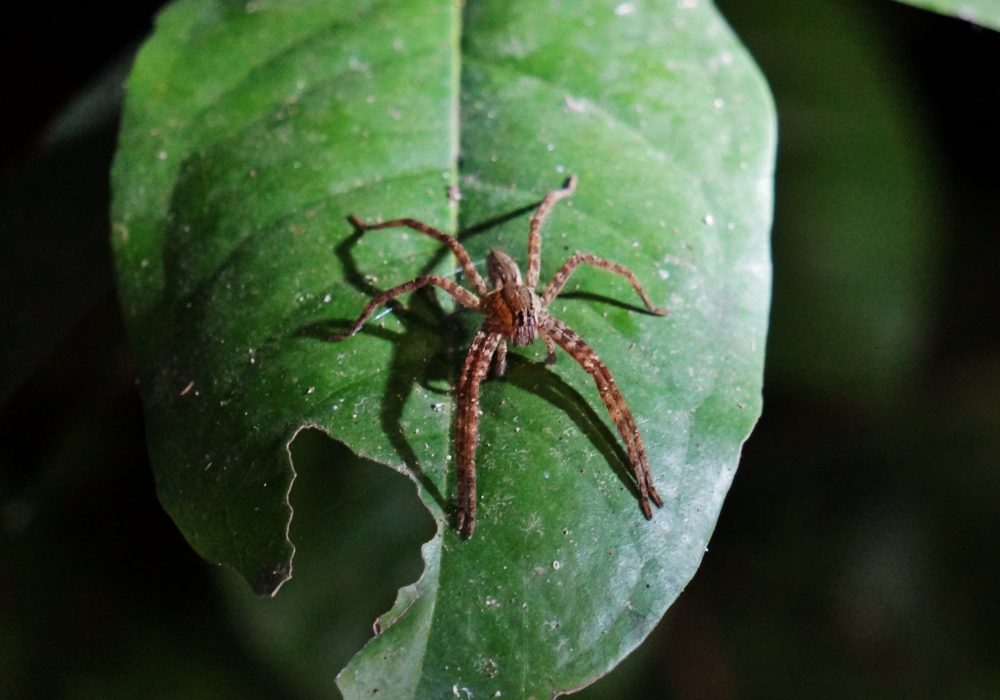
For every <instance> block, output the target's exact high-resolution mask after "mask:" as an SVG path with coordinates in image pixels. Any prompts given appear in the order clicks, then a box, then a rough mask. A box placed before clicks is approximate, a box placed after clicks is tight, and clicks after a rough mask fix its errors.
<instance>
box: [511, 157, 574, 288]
mask: <svg viewBox="0 0 1000 700" xmlns="http://www.w3.org/2000/svg"><path fill="white" fill-rule="evenodd" d="M574 191H576V175H572V176H570V177H569V178H568V179H567V180H566V183H565V184H564V185H563V186H562V188H560V189H558V190H552V191H551V192H549V193H548V194H547V195H545V199H543V200H542V203H541V204H539V205H538V209H536V210H535V213H534V215H533V216H532V217H531V224H530V225H529V228H528V275H527V277H526V278H525V281H524V284H525V286H526V287H527V288H528V289H532V290H533V289H535V287H537V286H538V272H539V270H540V269H541V267H542V224H543V223H544V222H545V219H546V218H547V217H548V215H549V212H550V211H552V207H553V206H554V205H555V203H556V202H558V201H560V200H563V199H566V198H567V197H569V196H571V195H572V194H573V192H574Z"/></svg>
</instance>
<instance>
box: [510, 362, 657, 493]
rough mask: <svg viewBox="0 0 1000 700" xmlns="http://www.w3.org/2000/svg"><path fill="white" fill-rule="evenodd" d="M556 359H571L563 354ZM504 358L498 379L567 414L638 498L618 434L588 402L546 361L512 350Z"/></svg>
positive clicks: (620, 479)
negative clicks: (502, 374) (505, 366)
mask: <svg viewBox="0 0 1000 700" xmlns="http://www.w3.org/2000/svg"><path fill="white" fill-rule="evenodd" d="M559 359H560V360H563V361H566V360H572V358H569V357H567V356H565V355H563V356H561V357H560V358H559ZM507 362H508V370H507V375H506V376H505V377H504V378H503V379H500V381H507V382H510V383H511V384H512V385H513V386H516V387H518V388H519V389H523V390H524V391H527V392H529V393H532V394H534V395H535V396H537V397H539V398H541V399H543V400H545V401H547V402H548V403H549V404H551V405H552V406H553V407H555V408H556V409H558V410H559V411H561V412H562V413H564V414H566V415H567V416H569V419H570V420H572V421H573V423H574V424H576V427H577V428H578V429H579V430H580V432H581V433H583V435H584V436H585V437H586V438H587V439H588V440H589V441H590V443H591V444H592V445H593V446H594V447H595V448H596V449H597V451H598V452H600V453H601V454H602V455H603V456H604V459H605V460H606V461H607V463H608V464H609V465H611V468H612V470H614V472H615V475H616V476H617V477H618V479H619V481H621V482H622V484H623V485H624V486H625V488H627V489H628V490H629V491H630V492H631V493H632V495H633V496H635V498H636V499H639V498H640V494H639V487H638V485H637V484H636V482H635V478H634V475H633V473H632V462H631V461H630V460H629V458H628V454H627V453H626V452H625V449H624V447H622V444H621V441H620V440H619V438H618V436H617V435H616V434H615V433H613V432H612V431H611V429H610V428H609V427H608V424H607V423H606V422H605V421H604V420H603V419H602V418H601V415H600V414H598V413H597V411H595V410H594V408H593V406H592V405H591V404H590V402H589V401H587V399H585V398H584V397H583V395H582V394H580V392H578V391H577V390H576V389H574V388H573V387H572V386H570V385H569V384H567V383H566V381H565V380H563V379H562V378H561V377H560V376H559V375H557V374H556V373H555V372H552V371H551V370H550V369H549V366H548V365H546V364H545V362H533V361H531V360H528V359H526V358H524V357H521V356H520V355H516V354H514V353H511V354H509V355H508V356H507ZM491 381H495V380H491ZM595 390H596V388H595ZM602 405H603V404H602Z"/></svg>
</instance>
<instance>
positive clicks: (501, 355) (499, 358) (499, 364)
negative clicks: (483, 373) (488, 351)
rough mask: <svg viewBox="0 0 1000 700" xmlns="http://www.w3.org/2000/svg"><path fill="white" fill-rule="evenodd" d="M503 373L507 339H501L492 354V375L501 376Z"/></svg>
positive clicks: (505, 370) (505, 368) (504, 371)
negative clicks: (494, 352)
mask: <svg viewBox="0 0 1000 700" xmlns="http://www.w3.org/2000/svg"><path fill="white" fill-rule="evenodd" d="M505 374H507V341H506V340H503V339H501V340H500V344H499V345H497V352H496V354H495V355H494V356H493V376H494V377H502V376H504V375H505Z"/></svg>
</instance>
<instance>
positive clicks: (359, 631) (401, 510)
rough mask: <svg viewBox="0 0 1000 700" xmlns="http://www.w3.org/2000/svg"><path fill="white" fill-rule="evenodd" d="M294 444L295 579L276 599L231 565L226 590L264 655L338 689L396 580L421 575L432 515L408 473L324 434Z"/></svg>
mask: <svg viewBox="0 0 1000 700" xmlns="http://www.w3.org/2000/svg"><path fill="white" fill-rule="evenodd" d="M291 452H292V460H293V463H294V465H295V470H296V472H297V474H298V476H297V477H296V480H295V483H294V485H293V487H292V493H291V501H292V508H293V509H294V516H293V518H292V529H291V539H292V541H293V542H294V543H295V547H296V553H295V559H294V561H293V577H292V579H291V580H290V581H289V582H288V583H286V584H285V585H284V586H283V587H282V588H281V590H280V591H279V592H278V594H277V596H276V597H275V598H273V599H267V598H260V597H257V596H255V595H254V594H253V593H251V592H250V590H249V588H248V587H247V585H246V582H245V581H243V579H241V578H240V577H239V576H238V574H236V573H235V572H233V571H230V570H228V569H226V570H225V572H224V573H223V574H221V578H223V579H224V580H223V582H222V583H223V585H222V589H223V593H224V597H225V598H226V600H227V602H228V603H229V604H230V605H231V609H232V611H233V615H234V618H235V624H236V626H237V627H238V628H242V630H243V632H244V635H243V636H244V638H245V640H246V642H247V644H248V646H250V647H251V648H252V649H253V650H254V651H256V652H258V653H259V655H260V657H261V659H263V660H264V661H265V662H266V663H269V664H272V665H273V666H274V670H275V672H277V673H281V674H284V675H286V676H287V678H288V679H289V680H290V681H294V683H295V684H296V685H299V686H301V685H302V684H306V685H308V686H309V687H310V688H311V689H312V690H313V691H315V692H316V693H317V694H318V696H320V697H338V696H339V692H338V691H337V690H336V686H335V678H336V675H337V673H338V672H339V671H340V669H341V668H343V667H344V666H345V665H346V664H347V662H348V661H349V660H350V658H351V657H352V656H353V655H354V654H355V653H357V651H358V650H360V649H361V647H362V646H364V644H365V643H366V642H367V641H368V639H370V638H371V636H372V634H373V632H372V624H373V623H374V621H375V619H376V618H377V617H378V616H379V615H381V614H382V613H385V612H386V611H388V610H389V609H390V608H391V607H392V604H393V602H394V601H395V599H396V593H397V591H398V589H399V588H401V587H403V586H406V585H408V584H410V583H413V582H414V581H416V580H417V579H418V578H419V577H420V575H421V574H422V572H423V568H424V564H423V560H422V559H421V556H420V546H421V545H422V544H423V543H424V542H426V541H427V540H429V539H430V538H431V537H432V536H433V535H434V532H435V524H434V520H433V518H431V516H430V514H429V513H428V512H427V509H426V508H425V507H424V506H423V504H422V503H421V502H420V499H419V498H418V497H417V493H416V489H415V488H414V484H413V482H412V481H411V480H410V479H408V478H407V477H406V476H404V475H402V474H399V473H398V472H395V471H393V470H392V469H390V468H388V467H386V466H385V465H383V464H380V463H378V462H372V461H370V460H366V459H363V458H361V457H358V456H357V455H355V454H354V453H353V452H351V450H350V449H348V448H347V447H346V446H345V445H344V444H343V443H340V442H336V441H334V440H331V439H330V438H329V437H328V436H327V435H326V434H325V433H323V432H321V431H319V430H303V431H301V432H300V433H299V435H298V437H296V439H295V441H294V442H293V443H292V447H291Z"/></svg>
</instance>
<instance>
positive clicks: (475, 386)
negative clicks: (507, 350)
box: [455, 322, 503, 539]
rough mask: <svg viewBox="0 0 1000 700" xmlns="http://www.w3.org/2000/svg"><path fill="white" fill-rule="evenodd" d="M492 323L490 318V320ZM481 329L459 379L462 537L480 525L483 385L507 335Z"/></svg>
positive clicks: (458, 521)
mask: <svg viewBox="0 0 1000 700" xmlns="http://www.w3.org/2000/svg"><path fill="white" fill-rule="evenodd" d="M487 323H488V322H487ZM485 326H486V324H484V327H483V328H480V329H479V332H478V333H476V337H475V338H473V340H472V345H471V346H470V347H469V352H468V354H467V355H466V356H465V364H464V366H463V367H462V374H461V376H460V377H459V379H458V389H457V392H456V395H457V398H456V403H457V404H458V406H457V411H456V413H455V460H456V462H457V463H458V465H457V481H458V488H457V490H458V513H457V514H456V518H455V524H456V525H457V526H458V529H459V532H460V533H461V535H462V537H464V538H466V539H468V538H469V537H472V533H473V531H474V530H475V529H476V442H477V441H478V439H479V387H480V384H482V381H483V379H484V378H485V377H486V373H487V372H488V371H489V369H490V362H492V361H493V353H494V352H495V351H496V349H497V345H499V344H500V342H501V340H502V338H503V336H502V335H501V334H500V333H496V332H492V331H489V330H486V328H485Z"/></svg>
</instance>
